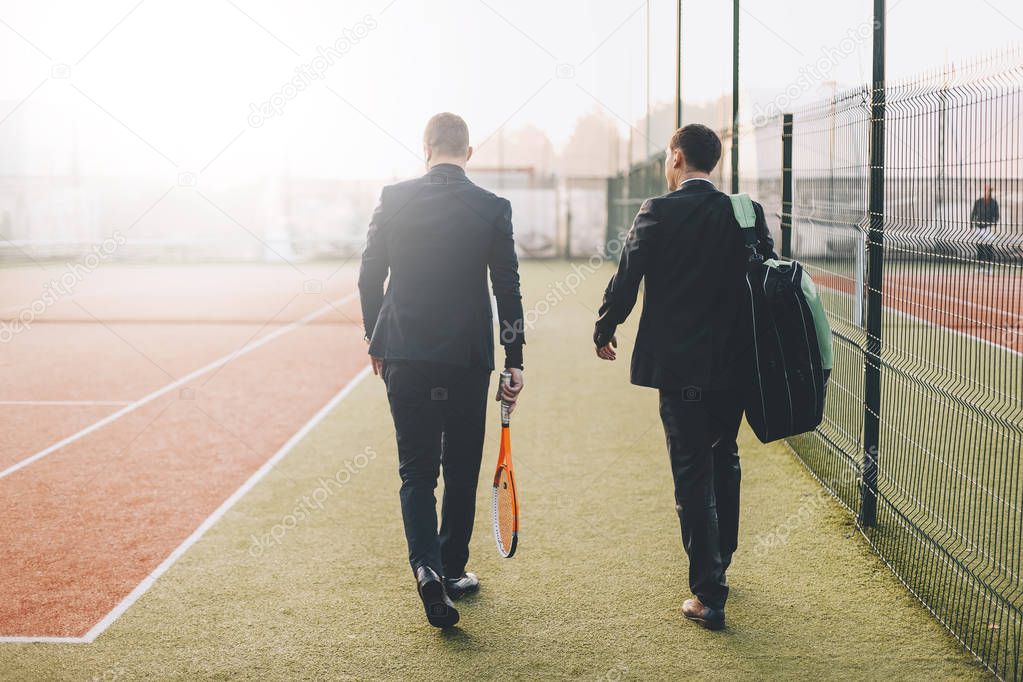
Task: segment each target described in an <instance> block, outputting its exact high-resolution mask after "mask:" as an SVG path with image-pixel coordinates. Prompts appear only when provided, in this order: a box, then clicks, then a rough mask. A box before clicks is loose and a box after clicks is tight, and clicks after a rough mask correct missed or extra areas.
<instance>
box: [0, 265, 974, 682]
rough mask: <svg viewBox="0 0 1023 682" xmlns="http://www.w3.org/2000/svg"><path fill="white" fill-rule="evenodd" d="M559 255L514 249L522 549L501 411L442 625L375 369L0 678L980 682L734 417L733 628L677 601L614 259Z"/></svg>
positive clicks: (654, 421)
mask: <svg viewBox="0 0 1023 682" xmlns="http://www.w3.org/2000/svg"><path fill="white" fill-rule="evenodd" d="M576 265H577V267H576V269H572V266H570V265H568V264H565V263H554V262H549V263H548V262H531V263H527V264H525V265H524V267H523V273H524V293H525V305H526V308H527V310H529V311H532V313H533V315H532V316H531V317H532V318H533V319H535V326H534V327H533V328H531V329H529V330H528V331H527V338H528V345H527V347H526V366H527V369H526V381H527V386H526V391H525V393H524V395H523V398H522V403H521V406H520V409H519V410H518V411H517V412H516V413H515V415H514V418H513V424H512V438H513V448H514V459H515V465H516V475H517V481H518V487H519V491H520V492H519V494H520V503H521V512H522V522H521V534H520V544H519V550H518V553H517V555H516V556H515V557H514V558H513V559H510V560H503V559H500V558H499V557H498V555H497V552H496V550H495V548H494V546H493V539H492V537H491V534H490V490H489V485H488V480H487V479H488V478H489V474H490V472H491V471H492V470H493V466H494V463H495V459H496V455H497V436H498V431H499V429H498V428H497V423H498V422H497V411H496V409H494V410H493V413H492V420H491V424H492V425H493V426H494V428H492V429H491V430H490V432H489V433H488V440H487V449H486V453H485V459H484V465H483V469H484V473H483V476H482V481H481V483H482V485H481V487H480V495H479V504H478V516H477V525H476V535H475V537H474V539H473V545H472V553H473V554H472V558H471V560H470V570H473V571H476V572H477V573H478V574H479V575H480V577H481V580H482V588H481V591H480V593H479V594H478V595H476V596H474V597H471V598H469V599H468V600H467V601H465V602H462V604H463V605H462V606H461V607H460V608H461V611H462V621H461V623H460V625H459V627H458V628H457V629H454V630H452V631H450V632H441V631H438V630H435V629H433V628H430V627H428V626H427V625H426V623H425V619H424V617H423V614H422V610H421V606H420V604H419V603H418V600H417V597H416V593H415V587H414V584H413V582H412V577H411V574H410V571H409V569H408V565H407V563H406V548H405V542H404V537H403V535H402V530H401V517H400V512H399V505H398V495H397V491H398V484H399V480H398V474H397V465H396V455H395V445H394V439H393V430H392V426H391V423H390V415H389V412H388V410H387V403H386V397H385V395H384V391H383V386H382V384H381V383H380V381H379V380H378V379H375V378H374V377H372V376H370V377H368V378H367V379H366V380H365V381H364V382H363V383H362V384H361V385H360V386H358V387H357V388H356V390H355V391H354V392H352V393H351V394H350V396H349V397H348V398H347V399H346V400H345V401H344V402H342V403H341V404H340V405H339V407H338V408H337V409H336V410H335V411H334V412H333V413H332V414H330V415H329V416H328V417H327V419H325V421H324V422H322V423H321V425H320V426H319V427H318V428H317V429H315V430H314V431H313V432H312V433H311V434H310V435H309V436H308V437H307V438H306V439H305V440H304V441H303V442H302V443H300V444H299V446H298V447H296V449H295V450H294V451H293V452H292V453H291V454H290V455H289V456H288V457H286V458H285V459H284V460H283V461H282V462H281V463H280V464H279V465H278V466H277V467H276V468H275V469H274V470H273V471H272V472H271V473H270V474H268V476H267V477H266V478H265V479H263V481H262V482H261V483H260V484H259V485H258V486H257V487H256V488H255V489H254V490H252V491H251V492H250V493H249V494H248V495H246V496H245V497H244V498H243V499H242V500H241V501H240V502H239V503H238V504H237V505H236V506H235V507H234V508H233V509H232V510H231V511H230V512H229V513H228V514H227V515H226V516H225V517H224V518H223V519H222V520H221V521H220V523H218V524H217V525H216V526H215V527H214V528H213V529H211V530H210V531H209V532H208V533H207V534H206V536H205V537H204V538H203V539H202V540H201V541H200V542H199V543H198V544H196V545H195V546H194V547H193V548H192V549H191V550H190V551H189V552H188V553H187V554H185V556H184V557H183V558H182V559H180V560H179V561H178V562H177V564H176V565H174V566H173V567H172V568H171V570H170V571H168V572H167V573H166V574H165V575H164V576H163V577H162V578H161V579H160V580H159V581H157V583H156V584H155V585H154V586H153V588H152V589H151V590H150V591H149V592H148V593H147V594H146V595H145V596H143V597H142V598H141V599H140V600H139V601H138V602H137V603H136V604H135V605H134V606H133V607H132V608H131V609H129V610H128V612H127V613H126V614H124V615H123V616H122V617H121V618H120V619H119V620H118V621H117V622H116V623H114V625H113V626H112V627H111V628H110V629H109V630H108V631H107V632H106V633H105V634H103V635H102V636H101V637H100V638H99V639H98V640H97V641H96V642H94V643H93V644H89V645H56V644H33V645H10V644H4V645H0V677H3V678H4V679H32V678H46V679H100V680H127V679H133V678H139V677H145V678H177V679H195V678H214V679H234V678H252V679H299V678H302V679H308V678H319V679H360V680H362V679H367V680H372V679H394V680H398V679H427V678H435V679H481V678H483V679H491V678H502V679H505V678H522V679H583V680H628V679H634V680H650V679H665V680H667V679H680V678H683V677H689V676H693V677H696V678H700V679H722V680H724V679H770V680H777V679H843V680H849V679H876V680H937V679H950V678H965V679H977V678H985V677H986V676H987V674H986V673H985V672H984V670H983V668H982V667H981V666H980V665H979V664H977V663H975V662H974V661H973V660H972V659H971V658H970V657H969V655H968V654H967V653H965V652H964V651H963V650H962V649H961V648H960V647H959V645H958V644H957V643H956V642H955V641H954V640H953V639H952V638H951V636H950V635H948V633H947V632H946V631H945V630H944V629H943V628H942V627H941V626H940V625H939V624H938V623H937V622H936V621H935V620H934V619H933V618H932V617H931V616H930V615H929V614H928V613H927V611H926V610H925V609H924V608H923V607H922V606H921V605H920V604H919V603H918V602H917V601H916V600H915V599H914V598H913V597H912V596H911V595H910V594H909V593H908V592H907V591H906V589H905V588H904V587H903V586H902V585H901V584H900V583H899V582H898V580H897V579H896V578H895V577H894V576H893V575H892V574H891V572H890V571H889V570H888V569H887V568H886V567H885V566H884V564H883V563H882V562H881V561H880V559H878V558H877V557H876V556H875V555H874V554H873V553H872V551H871V550H870V548H869V546H868V545H867V543H866V542H865V541H864V539H863V538H862V537H861V536H860V535H859V534H858V533H857V532H856V531H855V529H854V527H853V525H852V521H851V519H850V517H849V516H848V514H847V513H846V512H845V511H844V510H843V509H842V508H841V507H840V506H839V505H838V504H837V503H836V502H835V501H834V500H833V499H832V498H830V497H829V496H827V495H826V494H825V493H824V492H823V491H822V489H821V487H820V486H819V485H818V484H817V483H816V482H815V481H814V480H813V479H812V478H811V477H810V476H809V474H808V473H807V472H806V470H805V469H804V467H803V466H802V465H801V464H800V463H799V461H798V460H797V459H796V458H795V457H794V456H793V455H792V453H791V452H790V451H789V450H788V449H787V447H786V446H785V445H782V444H774V445H769V446H764V445H761V444H760V443H759V442H757V441H756V440H755V438H754V437H753V436H752V434H751V433H750V432H749V431H748V430H746V429H744V430H743V432H742V434H741V439H742V440H741V443H740V446H741V448H742V450H741V454H742V458H743V477H744V480H743V498H742V511H743V517H742V537H741V540H740V548H739V551H738V553H737V555H736V557H735V561H734V565H733V568H732V570H731V571H730V574H729V580H730V583H731V585H732V595H731V598H730V600H729V603H728V611H727V613H728V620H729V627H728V628H727V629H726V630H725V631H723V632H719V633H712V632H708V631H705V630H703V629H700V628H699V627H696V626H695V625H693V624H691V623H688V622H686V621H685V620H684V619H682V618H681V616H680V615H679V607H680V605H681V603H682V601H683V599H685V598H687V597H688V596H689V592H688V589H687V580H686V571H687V562H686V559H685V556H684V554H683V551H682V547H681V544H680V540H679V531H678V519H677V516H676V514H675V508H674V500H673V497H672V489H671V478H670V474H669V467H668V461H667V455H666V453H665V449H664V437H663V432H662V430H661V425H660V422H659V419H658V416H657V409H656V408H657V401H656V394H655V392H654V391H651V390H649V389H640V388H636V387H633V386H630V385H629V383H628V354H629V352H630V351H631V346H632V344H631V339H632V337H633V335H634V330H635V326H634V322H632V323H630V324H629V325H627V326H626V327H625V328H624V329H623V330H622V333H621V335H620V339H621V341H622V344H621V347H620V349H619V352H620V356H619V360H618V361H617V362H616V363H613V364H611V363H602V362H600V361H598V360H597V359H596V358H595V357H594V355H593V350H592V345H591V341H590V334H591V325H592V321H593V318H594V312H593V311H594V310H596V308H597V306H598V305H599V297H600V293H601V291H602V290H603V286H604V284H605V283H606V279H607V277H608V275H609V274H610V269H609V266H604V267H603V268H602V269H600V270H599V271H598V272H595V273H593V274H589V273H588V272H587V271H588V269H589V267H588V266H587V265H586V264H582V267H581V268H580V267H578V266H579V265H580V264H576ZM573 290H574V291H573ZM566 292H567V293H566ZM541 301H543V303H540V302H541ZM637 313H638V309H637ZM492 407H496V404H495V405H492ZM339 472H348V473H347V475H345V474H339ZM335 477H336V478H335ZM330 478H335V480H344V481H345V483H344V484H343V485H340V486H336V485H333V484H331V485H330V487H329V489H330V493H329V495H326V497H324V495H323V493H319V494H318V497H319V498H320V499H321V500H322V508H319V507H317V508H314V509H313V510H312V511H311V512H307V513H306V514H305V518H304V519H302V520H301V521H299V522H297V523H296V524H295V525H294V527H291V528H289V529H287V531H286V532H284V534H283V536H280V542H279V543H274V544H271V545H269V546H264V547H263V550H262V551H261V552H260V551H255V550H252V547H253V536H257V537H260V536H262V535H263V534H265V533H268V532H270V531H271V529H273V527H274V526H275V524H282V523H283V520H284V519H285V517H286V516H287V515H288V514H290V513H292V512H293V511H294V510H295V509H296V507H299V506H300V505H301V504H302V500H303V498H304V497H312V496H314V495H317V493H316V490H317V488H319V487H321V486H323V485H324V484H323V480H325V479H330ZM197 485H201V482H197ZM257 555H258V556H257Z"/></svg>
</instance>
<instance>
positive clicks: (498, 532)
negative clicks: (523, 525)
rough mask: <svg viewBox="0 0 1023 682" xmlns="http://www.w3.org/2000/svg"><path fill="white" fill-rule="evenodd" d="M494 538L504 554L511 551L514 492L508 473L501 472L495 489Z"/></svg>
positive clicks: (513, 524) (513, 523) (513, 530)
mask: <svg viewBox="0 0 1023 682" xmlns="http://www.w3.org/2000/svg"><path fill="white" fill-rule="evenodd" d="M493 511H494V536H495V537H496V539H497V544H498V547H499V549H501V551H502V552H503V553H507V552H509V551H511V547H512V537H513V535H514V533H515V502H514V490H513V487H512V482H511V479H510V478H509V476H508V472H507V471H503V470H502V471H501V473H500V475H499V476H498V479H497V485H496V487H495V488H494V510H493Z"/></svg>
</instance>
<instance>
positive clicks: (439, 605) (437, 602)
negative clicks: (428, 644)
mask: <svg viewBox="0 0 1023 682" xmlns="http://www.w3.org/2000/svg"><path fill="white" fill-rule="evenodd" d="M416 583H417V584H418V587H419V598H420V599H422V600H423V608H424V609H426V620H428V621H430V625H432V626H434V627H435V628H449V627H451V626H452V625H454V624H455V623H457V622H458V609H456V608H455V605H454V604H452V603H451V600H450V599H448V595H447V593H446V592H445V591H444V583H443V582H442V581H441V579H440V576H439V575H437V572H436V571H435V570H433V569H432V568H430V567H429V566H420V567H419V568H418V569H417V570H416Z"/></svg>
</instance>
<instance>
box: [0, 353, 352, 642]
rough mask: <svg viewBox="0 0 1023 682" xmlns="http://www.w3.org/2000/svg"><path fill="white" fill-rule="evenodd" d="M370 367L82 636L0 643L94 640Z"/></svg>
mask: <svg viewBox="0 0 1023 682" xmlns="http://www.w3.org/2000/svg"><path fill="white" fill-rule="evenodd" d="M370 369H371V367H370V366H366V367H363V368H362V370H361V371H360V372H359V373H358V374H356V375H355V377H354V378H353V379H352V380H351V381H349V382H348V384H347V385H346V386H345V387H344V388H342V389H341V390H340V391H339V392H338V393H337V394H336V395H335V396H334V397H333V398H331V399H330V400H329V401H328V402H327V404H326V405H324V406H323V407H321V408H320V410H319V412H317V413H316V414H314V415H313V416H312V418H311V419H310V420H309V421H307V422H306V423H305V425H304V426H302V428H300V429H299V430H298V431H296V432H295V435H293V436H292V437H291V438H289V439H288V441H287V442H286V443H285V444H284V445H282V446H281V449H280V450H278V451H277V452H276V453H274V455H273V457H271V458H270V459H268V460H267V461H266V462H264V463H263V466H261V467H259V469H257V470H256V472H255V473H254V474H252V476H250V477H249V479H248V480H247V481H245V482H244V483H242V485H241V487H240V488H238V489H237V490H235V491H234V493H232V494H231V496H230V497H229V498H227V499H226V500H224V502H223V503H222V504H221V505H220V506H219V507H217V508H216V510H215V511H214V512H213V513H212V514H210V515H209V516H207V517H206V520H204V521H203V522H202V523H201V524H199V527H198V528H196V529H195V530H194V531H192V534H191V535H189V536H188V537H187V538H185V541H184V542H182V543H181V544H180V545H178V546H177V547H176V548H175V549H174V551H173V552H171V553H170V555H169V556H168V557H167V558H166V559H164V560H163V562H161V563H160V565H159V566H157V567H156V568H155V569H154V570H153V572H152V573H150V574H149V575H147V576H146V577H145V579H144V580H143V581H142V582H140V583H139V584H138V585H137V586H136V587H135V589H134V590H132V591H131V592H130V593H129V594H128V596H126V597H125V598H124V599H122V600H121V601H120V602H119V603H118V604H117V606H115V607H114V608H113V609H112V610H111V611H110V612H109V613H108V614H107V615H105V616H103V619H102V620H100V621H99V622H98V623H96V624H95V625H93V626H92V628H90V629H89V631H88V632H86V633H85V635H83V636H82V637H24V636H18V637H0V643H11V644H14V643H30V642H50V643H55V644H90V643H92V642H93V641H95V640H96V638H97V637H99V636H100V635H101V634H103V632H104V631H106V629H107V628H109V627H110V626H111V625H112V624H113V622H114V621H115V620H117V619H118V618H120V617H121V615H122V614H124V612H125V611H127V610H128V609H129V608H131V606H132V604H134V603H135V602H136V601H138V599H139V597H141V596H142V595H143V594H145V593H146V592H147V591H148V590H149V588H150V587H152V586H153V583H155V582H156V581H157V580H158V579H159V578H160V576H162V575H163V574H164V573H166V572H167V569H169V568H170V567H171V566H172V565H173V564H174V562H175V561H177V560H178V559H180V558H181V557H182V555H184V553H185V552H187V551H188V550H189V548H190V547H191V546H192V545H194V544H195V543H196V542H198V541H199V539H200V538H202V536H203V535H204V534H205V533H206V531H208V530H209V529H210V528H212V527H213V525H214V524H215V523H216V522H217V521H219V520H220V519H221V517H223V516H224V514H226V513H227V511H228V510H229V509H230V508H231V507H233V506H234V504H235V503H236V502H238V500H240V499H241V498H242V497H243V496H244V495H245V493H247V492H249V491H250V490H252V488H253V487H255V485H256V484H257V483H259V481H260V480H261V479H262V478H263V477H264V476H266V475H267V473H269V471H270V470H271V469H273V468H274V466H275V465H276V464H277V463H278V462H280V461H281V460H282V459H284V457H285V456H286V455H287V454H288V453H289V452H291V450H292V449H293V448H294V447H295V446H296V445H297V444H298V443H299V442H300V441H301V440H302V439H303V438H305V437H306V435H308V433H309V432H310V431H312V430H313V429H314V428H316V426H317V425H318V424H319V423H320V422H321V421H323V418H324V417H326V416H327V415H328V414H329V413H330V411H331V410H333V409H334V408H335V407H337V405H338V403H340V402H341V401H342V400H344V399H345V398H346V397H347V396H348V394H349V393H351V392H352V390H353V389H354V388H355V387H356V386H358V385H359V382H360V381H362V380H363V379H365V378H366V375H368V374H369V371H370Z"/></svg>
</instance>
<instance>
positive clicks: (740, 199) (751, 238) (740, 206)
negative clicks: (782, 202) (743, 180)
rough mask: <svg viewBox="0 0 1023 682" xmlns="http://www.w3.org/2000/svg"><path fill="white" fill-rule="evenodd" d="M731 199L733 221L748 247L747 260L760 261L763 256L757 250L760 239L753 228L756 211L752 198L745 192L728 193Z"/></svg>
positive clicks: (751, 261) (755, 222)
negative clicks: (737, 225)
mask: <svg viewBox="0 0 1023 682" xmlns="http://www.w3.org/2000/svg"><path fill="white" fill-rule="evenodd" d="M728 198H729V199H731V201H732V213H734V214H735V222H737V223H738V224H739V231H740V232H742V238H743V239H744V240H745V241H746V248H747V249H749V252H750V253H749V262H750V263H762V262H764V257H763V256H762V255H760V252H759V251H757V246H759V245H760V240H759V239H758V238H757V231H756V230H755V229H754V228H755V227H756V224H757V213H756V211H755V210H753V200H752V199H750V198H749V195H748V194H746V193H745V192H743V193H739V194H729V195H728Z"/></svg>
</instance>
